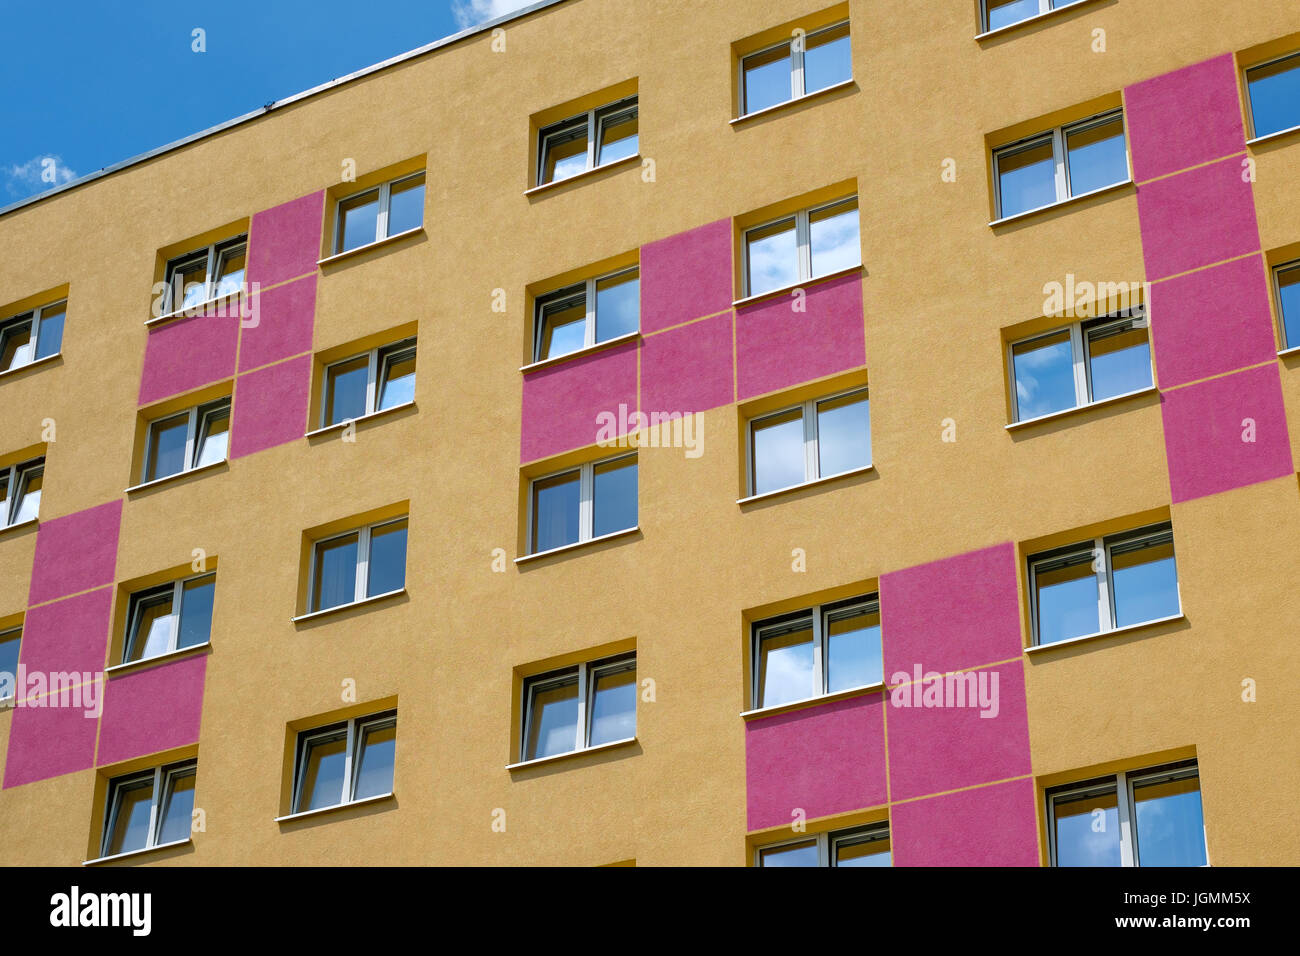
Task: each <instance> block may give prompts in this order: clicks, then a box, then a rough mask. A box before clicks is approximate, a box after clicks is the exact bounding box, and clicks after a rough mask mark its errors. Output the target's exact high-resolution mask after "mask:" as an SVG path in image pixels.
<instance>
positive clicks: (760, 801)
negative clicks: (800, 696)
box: [745, 694, 892, 830]
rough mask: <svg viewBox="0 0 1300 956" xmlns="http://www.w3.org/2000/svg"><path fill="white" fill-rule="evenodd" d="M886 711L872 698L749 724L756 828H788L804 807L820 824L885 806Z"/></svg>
mask: <svg viewBox="0 0 1300 956" xmlns="http://www.w3.org/2000/svg"><path fill="white" fill-rule="evenodd" d="M883 707H884V705H883V701H882V698H881V696H880V695H879V694H868V695H866V696H864V697H854V698H850V699H849V700H841V701H836V702H834V703H829V704H821V705H819V706H816V707H808V708H805V709H803V710H795V711H790V712H788V713H784V714H777V715H775V716H773V717H764V718H762V719H761V720H753V721H750V722H749V723H747V724H746V725H745V776H746V784H747V790H746V793H747V801H748V826H749V829H750V830H759V829H763V828H764V827H772V826H780V825H782V824H787V825H788V824H790V823H791V822H793V819H794V818H793V817H792V816H791V813H792V812H793V811H794V810H796V809H802V810H803V811H804V815H805V818H806V819H808V820H813V819H816V818H817V817H824V816H828V815H830V814H832V813H843V812H845V811H849V810H862V809H865V808H867V807H875V806H879V805H881V804H883V803H884V802H885V800H886V792H885V734H884V722H883V713H882V711H883ZM891 719H892V716H891Z"/></svg>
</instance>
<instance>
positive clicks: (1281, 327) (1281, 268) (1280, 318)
mask: <svg viewBox="0 0 1300 956" xmlns="http://www.w3.org/2000/svg"><path fill="white" fill-rule="evenodd" d="M1297 56H1300V54H1297ZM1284 272H1294V273H1295V274H1296V276H1297V280H1300V259H1293V260H1291V261H1290V262H1282V263H1279V264H1278V265H1275V266H1274V267H1273V294H1274V295H1275V296H1276V297H1277V324H1278V339H1279V340H1280V341H1281V343H1282V349H1281V351H1283V352H1285V351H1288V350H1290V349H1300V342H1292V341H1290V340H1288V339H1287V337H1286V319H1287V316H1286V313H1285V312H1284V311H1283V310H1282V274H1283V273H1284ZM1297 284H1300V281H1298V282H1297ZM1296 320H1297V324H1300V316H1296Z"/></svg>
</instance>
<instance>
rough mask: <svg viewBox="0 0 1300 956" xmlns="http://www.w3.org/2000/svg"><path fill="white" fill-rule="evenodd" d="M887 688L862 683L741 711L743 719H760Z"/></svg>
mask: <svg viewBox="0 0 1300 956" xmlns="http://www.w3.org/2000/svg"><path fill="white" fill-rule="evenodd" d="M884 689H885V682H884V681H878V682H877V683H875V684H862V685H861V686H859V687H850V688H848V689H847V690H837V691H835V693H833V694H821V695H820V696H817V697H805V698H803V699H802V700H792V701H790V702H789V703H785V704H775V705H773V706H771V707H759V708H758V709H756V710H746V711H743V712H742V713H741V715H740V716H741V719H742V720H745V721H746V722H748V721H751V720H759V719H760V718H763V717H773V716H775V715H777V714H788V713H790V712H791V711H794V710H804V709H806V708H808V707H815V706H817V705H818V704H831V703H835V702H836V701H841V700H848V699H849V698H850V697H865V696H866V695H867V694H872V693H875V692H877V691H883V690H884Z"/></svg>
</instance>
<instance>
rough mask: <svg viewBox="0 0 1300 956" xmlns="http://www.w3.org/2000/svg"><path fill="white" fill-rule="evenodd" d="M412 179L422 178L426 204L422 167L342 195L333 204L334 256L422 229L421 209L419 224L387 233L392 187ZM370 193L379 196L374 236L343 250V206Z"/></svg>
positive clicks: (422, 216) (426, 190)
mask: <svg viewBox="0 0 1300 956" xmlns="http://www.w3.org/2000/svg"><path fill="white" fill-rule="evenodd" d="M413 179H422V180H424V181H425V186H426V189H425V195H424V198H425V204H426V205H427V204H428V199H429V193H428V189H427V186H428V180H427V179H426V178H425V170H423V169H421V170H420V171H419V172H415V173H411V174H410V175H407V176H398V177H397V178H396V179H390V180H388V181H387V182H384V183H380V184H379V185H378V186H371V187H370V188H369V189H361V190H358V191H357V192H354V193H352V194H351V195H349V196H343V197H342V198H340V199H339V201H338V202H337V203H335V204H334V244H333V254H334V255H336V256H341V255H344V254H345V253H346V252H357V251H359V250H361V249H365V248H366V247H367V246H373V245H375V243H379V242H383V241H384V240H385V239H394V238H396V237H397V236H401V235H405V234H406V233H408V232H417V231H419V230H420V229H423V228H424V210H423V209H421V211H420V225H418V226H415V227H413V228H411V229H406V230H403V231H402V232H395V233H392V234H389V232H388V214H389V212H390V211H391V206H392V199H393V187H394V186H401V185H403V184H404V183H408V182H410V181H411V180H413ZM371 193H377V194H378V196H379V209H378V211H377V212H376V213H375V238H374V239H372V240H371V241H370V242H363V243H362V244H361V245H359V246H354V247H353V248H351V249H346V250H345V249H344V248H343V207H344V206H345V205H347V204H348V203H350V202H352V201H353V200H356V199H360V198H361V197H362V196H368V195H370V194H371Z"/></svg>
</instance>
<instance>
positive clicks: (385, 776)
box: [352, 724, 397, 800]
mask: <svg viewBox="0 0 1300 956" xmlns="http://www.w3.org/2000/svg"><path fill="white" fill-rule="evenodd" d="M396 757H397V725H396V724H387V725H384V724H380V725H377V726H374V727H367V728H365V730H363V731H362V734H361V754H360V755H359V757H358V759H359V760H360V764H359V765H358V768H357V788H356V792H355V793H354V794H352V799H353V800H364V799H365V798H366V797H377V796H379V795H380V794H381V793H392V792H393V764H394V761H395V760H396Z"/></svg>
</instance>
